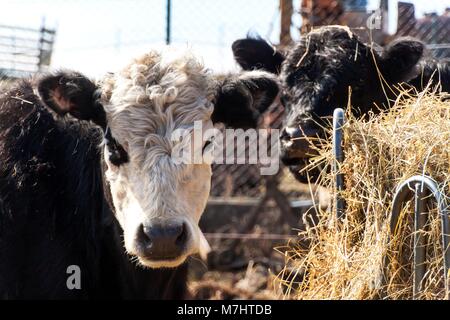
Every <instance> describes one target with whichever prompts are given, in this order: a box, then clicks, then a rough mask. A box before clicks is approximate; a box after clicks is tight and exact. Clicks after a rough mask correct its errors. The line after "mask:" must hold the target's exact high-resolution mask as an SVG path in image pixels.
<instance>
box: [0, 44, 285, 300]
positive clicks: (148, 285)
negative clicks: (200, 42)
mask: <svg viewBox="0 0 450 320" xmlns="http://www.w3.org/2000/svg"><path fill="white" fill-rule="evenodd" d="M277 94H278V84H277V80H276V77H274V76H273V75H271V74H269V73H265V72H260V71H255V72H243V73H241V74H239V75H228V76H221V77H217V76H214V75H213V74H212V73H211V72H210V71H208V70H207V69H205V68H204V66H203V65H202V64H201V63H200V62H199V61H198V60H197V59H196V58H195V57H193V56H192V55H191V54H189V53H183V54H177V55H173V54H172V53H171V54H168V55H166V54H163V53H159V52H151V53H149V54H146V55H145V56H143V57H141V58H140V59H137V60H135V61H133V62H132V63H131V64H130V65H128V66H127V67H126V68H125V69H124V70H122V71H121V72H118V73H116V74H110V75H108V76H107V77H105V78H104V79H103V80H102V81H100V82H99V83H97V84H95V83H94V82H92V81H91V80H89V79H88V78H86V77H85V76H83V75H82V74H80V73H76V72H59V73H54V74H49V75H45V76H42V77H39V78H37V79H34V80H25V81H22V82H21V83H19V84H17V85H16V86H14V87H13V88H11V89H10V90H8V91H6V92H3V93H2V94H1V97H0V163H1V166H0V297H1V298H154V299H160V298H182V297H183V295H184V293H185V287H186V264H184V262H185V260H186V258H187V257H188V256H190V255H192V254H194V253H196V252H198V251H199V248H200V247H201V245H202V241H204V238H203V235H202V233H201V231H200V229H199V227H198V221H199V219H200V216H201V214H202V212H203V210H204V208H205V205H206V201H207V198H208V194H209V191H210V177H211V168H210V165H209V164H185V163H182V164H179V163H175V162H173V161H172V159H171V156H170V155H171V150H172V148H174V147H175V144H176V143H177V141H174V140H172V139H171V134H172V133H173V132H174V130H176V129H177V128H189V127H191V126H193V123H194V121H204V122H223V123H225V124H226V125H229V126H234V127H236V126H239V127H253V126H255V125H256V121H257V116H258V114H259V112H261V111H263V110H265V109H266V108H267V107H268V106H269V105H270V104H271V103H272V101H273V100H274V99H275V97H276V96H277ZM65 115H70V116H65ZM77 270H78V271H81V283H80V284H79V285H78V286H79V287H77V285H74V284H73V283H72V282H73V281H75V280H74V279H72V278H71V276H72V275H73V274H72V273H73V272H74V271H77ZM71 281H72V282H71ZM68 282H69V283H68ZM75 282H76V281H75Z"/></svg>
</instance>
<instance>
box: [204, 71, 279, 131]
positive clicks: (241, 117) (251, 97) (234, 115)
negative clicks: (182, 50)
mask: <svg viewBox="0 0 450 320" xmlns="http://www.w3.org/2000/svg"><path fill="white" fill-rule="evenodd" d="M278 92H279V85H278V81H277V79H276V78H275V77H273V76H270V74H259V75H255V76H249V74H248V73H247V74H244V75H241V76H234V75H230V76H227V77H225V78H224V79H222V80H221V81H220V83H219V85H218V88H217V92H216V98H215V103H214V112H213V113H212V115H211V120H212V121H213V122H222V123H224V124H226V125H227V126H230V127H234V128H244V129H247V128H255V127H256V126H257V124H258V120H259V119H260V117H261V114H262V113H263V112H264V111H266V110H267V108H268V107H269V106H270V105H271V104H272V103H273V101H274V100H275V98H276V97H277V95H278Z"/></svg>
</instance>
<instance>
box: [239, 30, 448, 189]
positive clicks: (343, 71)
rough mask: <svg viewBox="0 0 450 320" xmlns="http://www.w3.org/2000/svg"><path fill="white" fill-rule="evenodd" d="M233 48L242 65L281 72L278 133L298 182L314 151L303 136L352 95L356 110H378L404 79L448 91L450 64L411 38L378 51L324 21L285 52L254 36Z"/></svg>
mask: <svg viewBox="0 0 450 320" xmlns="http://www.w3.org/2000/svg"><path fill="white" fill-rule="evenodd" d="M232 48H233V53H234V56H235V59H236V61H237V62H238V63H239V64H240V65H241V67H242V68H243V69H244V70H255V69H263V70H267V71H270V72H272V73H275V74H278V75H279V77H280V80H281V83H282V86H283V94H282V95H281V101H282V103H283V104H284V106H285V108H286V110H287V115H286V120H285V123H284V128H283V130H282V133H281V137H280V138H281V146H282V161H283V162H284V163H285V164H286V165H288V166H289V167H290V169H291V171H292V172H293V173H294V174H295V176H296V178H297V179H298V180H299V181H302V182H308V180H307V176H306V174H299V171H300V170H301V169H302V168H304V166H305V164H306V163H307V162H308V159H309V158H310V157H311V155H313V154H314V150H313V149H314V148H311V144H310V142H308V140H311V139H304V138H305V137H309V138H314V137H317V136H318V137H320V138H323V137H324V134H325V131H324V130H323V125H325V124H326V123H325V122H324V119H326V118H328V119H330V117H331V116H332V114H333V110H334V109H335V108H337V107H341V108H345V107H346V106H347V104H348V102H349V100H350V101H351V105H352V108H353V109H352V111H353V112H354V113H355V115H357V116H361V115H365V114H367V113H368V112H369V111H372V112H375V113H377V112H379V111H380V110H382V109H384V108H388V107H389V101H392V99H395V97H396V96H397V95H398V93H399V91H398V90H397V89H396V88H395V87H396V86H397V85H398V84H400V83H402V82H407V83H409V84H410V85H412V86H414V87H416V88H417V89H418V90H422V89H424V88H425V87H426V85H427V84H428V82H429V81H430V80H432V84H433V85H437V84H439V85H440V86H441V90H443V91H445V92H450V65H449V64H448V63H445V62H439V61H436V60H434V59H432V58H430V57H425V56H424V49H425V47H424V44H423V43H422V42H420V41H418V40H415V39H412V38H401V39H397V40H395V41H393V42H392V43H390V44H389V45H388V46H387V47H385V48H383V50H382V51H376V50H375V49H373V48H372V47H371V46H369V45H366V44H364V43H362V42H361V41H360V40H359V39H358V38H357V37H356V36H355V35H354V34H352V32H351V31H350V30H349V29H348V28H345V27H340V26H327V27H322V28H319V29H316V30H314V31H312V32H310V33H309V34H307V35H305V36H303V37H302V38H301V39H300V41H299V42H298V43H297V44H296V45H295V46H294V47H293V48H291V49H290V50H289V51H288V52H287V55H285V54H283V53H282V52H279V51H277V50H276V49H274V48H273V47H272V46H270V45H269V44H268V43H267V42H266V41H264V40H263V39H258V38H247V39H241V40H237V41H235V42H234V43H233V47H232ZM350 90H351V91H350ZM314 176H315V173H314V172H309V177H310V178H312V179H314Z"/></svg>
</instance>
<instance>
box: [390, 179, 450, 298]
mask: <svg viewBox="0 0 450 320" xmlns="http://www.w3.org/2000/svg"><path fill="white" fill-rule="evenodd" d="M418 186H419V187H418ZM418 188H419V189H418ZM425 188H426V189H427V190H428V191H429V192H431V194H432V195H433V197H434V198H435V199H436V202H437V208H438V212H439V215H440V216H441V234H442V249H443V257H444V283H445V286H446V295H447V297H446V298H447V299H449V298H450V297H449V292H450V284H449V282H448V276H449V272H450V250H449V249H450V248H449V244H450V208H449V207H448V205H447V204H446V201H445V196H444V195H443V194H442V193H441V192H440V191H439V188H438V185H437V183H436V182H435V181H434V180H433V179H431V178H429V177H424V176H414V177H412V178H409V179H408V180H406V181H405V182H403V183H402V184H400V185H399V186H398V187H397V191H396V193H395V195H394V200H393V203H392V215H391V224H390V231H391V234H393V233H394V232H395V229H396V227H397V223H398V218H399V216H400V212H401V208H402V206H403V204H404V203H405V202H406V201H407V199H408V198H410V196H411V191H412V190H414V191H416V192H417V191H419V195H417V194H416V208H415V214H416V217H415V219H414V220H415V222H416V221H417V223H415V225H416V226H415V228H416V229H415V232H416V236H417V234H419V233H420V230H419V229H417V228H418V227H420V226H423V225H424V224H425V221H426V218H427V215H424V214H422V216H424V217H423V218H420V217H417V215H418V213H419V215H420V212H423V201H424V189H425ZM421 219H425V220H424V221H421ZM388 241H390V239H389V240H388ZM421 241H423V239H420V238H416V237H415V239H414V244H415V248H414V298H416V297H417V296H418V294H419V292H420V285H421V282H422V281H423V275H424V274H425V271H424V270H425V269H423V270H422V268H425V266H424V264H425V253H424V252H423V251H422V250H424V249H423V248H422V247H421V246H420V245H419V244H420V242H421ZM386 258H387V259H388V257H386ZM387 263H388V260H386V262H385V266H386V267H387Z"/></svg>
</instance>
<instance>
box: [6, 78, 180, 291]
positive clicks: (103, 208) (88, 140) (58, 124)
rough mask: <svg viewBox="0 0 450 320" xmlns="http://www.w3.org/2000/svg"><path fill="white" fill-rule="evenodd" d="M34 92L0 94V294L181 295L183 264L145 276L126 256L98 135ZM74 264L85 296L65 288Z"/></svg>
mask: <svg viewBox="0 0 450 320" xmlns="http://www.w3.org/2000/svg"><path fill="white" fill-rule="evenodd" d="M41 85H42V83H41ZM46 85H52V83H47V84H46ZM87 85H89V84H87ZM33 87H36V85H35V84H34V83H32V82H31V81H23V82H21V83H20V84H18V85H16V86H15V87H14V88H12V89H10V90H9V91H7V92H4V93H2V94H1V97H0V163H1V166H0V298H4V299H5V298H7V299H32V298H38V299H95V298H102V299H103V298H126V299H132V298H139V299H180V298H183V297H184V294H185V291H186V276H187V267H186V266H185V265H184V266H181V267H179V268H178V269H172V270H171V269H166V270H159V269H158V270H150V269H148V270H145V269H142V268H141V267H138V266H136V265H135V264H134V263H131V262H130V257H129V256H128V255H126V254H125V252H124V247H123V245H122V233H123V232H122V230H121V228H120V226H119V225H118V223H117V221H116V219H115V218H114V215H113V212H112V210H111V204H110V203H111V202H110V201H108V199H110V196H109V194H108V193H106V192H105V190H107V188H105V185H104V183H105V182H104V179H103V170H102V163H101V159H102V157H101V151H100V149H99V148H98V146H99V144H100V142H101V139H102V132H101V130H99V129H98V127H96V126H92V125H90V124H89V123H87V122H80V121H75V120H73V119H72V120H71V119H65V120H63V119H60V118H57V117H54V116H53V115H52V114H51V112H50V111H49V110H48V109H47V108H46V107H45V106H44V105H43V104H42V102H41V101H40V99H39V98H38V97H37V96H36V95H35V94H34V93H33ZM42 88H43V87H42V86H41V87H40V89H42ZM40 91H41V90H40ZM41 92H43V91H41ZM76 92H79V91H76ZM85 92H86V91H85ZM79 97H80V96H79ZM43 98H44V99H46V98H49V97H45V96H44V97H43ZM95 117H96V116H94V118H95ZM96 120H98V119H96ZM70 265H78V266H79V267H80V268H81V272H82V273H81V290H69V289H67V286H66V280H67V277H68V276H69V275H68V274H66V270H67V267H68V266H70Z"/></svg>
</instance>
